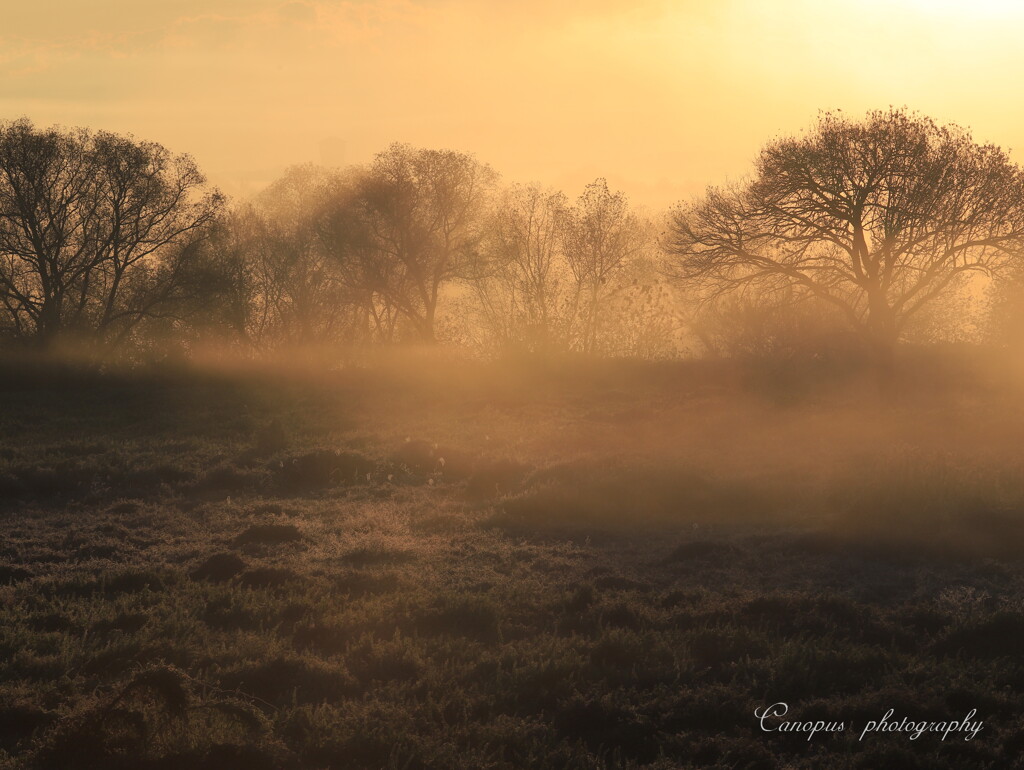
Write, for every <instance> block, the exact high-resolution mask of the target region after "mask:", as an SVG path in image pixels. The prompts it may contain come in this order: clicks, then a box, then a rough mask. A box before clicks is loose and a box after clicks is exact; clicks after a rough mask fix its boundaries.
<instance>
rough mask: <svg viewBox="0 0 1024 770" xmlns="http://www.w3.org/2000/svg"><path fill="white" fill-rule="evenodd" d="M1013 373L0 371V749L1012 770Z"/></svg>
mask: <svg viewBox="0 0 1024 770" xmlns="http://www.w3.org/2000/svg"><path fill="white" fill-rule="evenodd" d="M954 371H958V372H962V371H967V372H969V374H954V373H951V372H954ZM1022 383H1024V379H1021V378H1020V377H1018V376H1015V375H1011V374H1010V373H1009V372H1008V370H1007V369H1005V368H1004V369H998V368H993V367H992V366H982V365H977V366H974V365H972V366H968V367H966V368H963V367H961V368H956V367H952V368H951V367H944V366H943V365H941V364H938V363H934V362H932V363H929V362H917V363H915V364H914V366H913V368H912V369H911V370H908V372H904V374H903V375H901V377H900V378H899V379H898V380H897V382H895V383H894V384H892V385H891V386H890V387H889V388H886V389H883V390H882V391H879V390H878V389H877V388H876V387H874V385H873V384H872V383H870V382H868V381H866V380H863V379H860V378H857V377H852V376H847V374H845V373H843V372H838V373H836V372H824V373H823V372H820V371H817V370H815V371H805V370H802V369H798V368H792V369H787V368H786V367H778V366H776V367H766V366H762V367H753V368H751V367H741V366H736V365H730V364H726V363H709V362H666V363H654V362H647V363H629V362H617V363H613V362H604V363H601V362H586V361H576V362H549V363H541V362H532V363H531V364H530V365H529V366H526V365H523V364H522V362H518V363H517V362H514V361H513V362H505V363H480V362H468V361H460V360H445V359H441V360H438V359H437V357H436V356H431V355H425V354H424V355H414V354H410V355H408V356H404V357H402V358H401V359H400V360H377V361H373V362H367V363H363V364H361V365H352V366H347V367H344V368H341V369H338V370H336V371H330V372H322V371H320V372H317V371H312V370H309V369H301V368H295V369H292V370H287V371H286V370H280V369H278V370H272V369H256V368H237V369H231V368H228V367H223V368H220V369H214V368H207V369H201V368H197V367H191V368H163V369H143V370H138V371H127V370H125V371H122V370H117V369H114V370H111V371H106V372H85V371H82V370H81V369H79V368H77V367H75V366H72V365H67V366H56V365H27V364H25V363H24V362H22V363H17V364H16V363H9V364H7V365H6V366H5V369H4V372H3V378H2V380H0V399H2V402H0V403H2V406H0V515H2V516H3V535H4V536H3V539H2V543H0V767H3V768H23V767H24V768H39V769H43V768H46V769H53V770H58V769H59V770H76V769H79V768H81V769H83V770H84V769H85V768H114V769H118V768H123V769H126V770H127V769H128V768H146V769H147V770H151V769H152V770H155V769H157V768H167V769H170V768H185V767H188V768H200V769H201V768H210V769H211V770H212V769H213V768H216V769H217V770H233V769H234V768H238V769H239V770H241V769H242V768H245V769H246V770H261V769H263V768H266V769H267V770H278V769H286V768H322V769H324V770H327V769H332V770H342V769H348V768H353V769H357V768H358V769H362V768H367V769H369V768H389V769H391V768H394V769H398V768H403V769H405V770H413V769H418V768H452V769H463V770H478V769H479V770H483V769H485V768H493V769H495V770H497V769H498V768H503V769H504V768H509V769H511V768H552V769H554V768H558V769H562V768H574V769H579V770H583V769H584V768H588V769H589V768H593V769H595V770H596V769H598V768H602V769H603V768H608V769H611V768H623V769H625V768H652V769H654V768H657V769H661V770H668V769H669V768H746V769H747V770H755V769H761V768H764V769H765V770H767V769H769V768H776V767H778V768H782V767H786V768H820V767H829V768H887V767H893V768H895V767H899V768H969V767H977V768H1005V767H1013V766H1015V763H1017V762H1018V758H1019V757H1020V755H1021V753H1022V751H1024V726H1022V725H1021V722H1020V715H1021V714H1022V713H1024V658H1022V656H1021V655H1020V652H1019V650H1020V644H1021V639H1022V638H1024V562H1022V558H1021V557H1022V554H1024V397H1022V396H1024V385H1022ZM777 702H786V703H787V704H789V707H790V712H789V716H790V718H793V719H798V720H800V721H805V720H812V721H813V720H823V721H843V722H844V723H845V725H846V729H844V730H843V731H841V732H833V733H818V734H816V735H814V736H813V738H811V739H810V740H808V739H807V735H806V733H804V734H800V733H787V732H779V731H775V732H764V731H763V730H762V729H761V724H760V722H759V721H758V720H757V719H756V718H755V716H754V712H755V710H756V709H759V708H763V707H764V706H767V705H770V704H773V703H777ZM889 709H893V710H894V718H895V719H897V720H898V719H900V718H902V717H908V718H910V719H913V720H915V721H921V720H923V721H945V720H951V719H961V718H963V717H964V716H965V715H966V714H968V713H969V712H970V711H971V710H972V709H973V710H976V711H977V718H978V719H981V720H983V721H984V728H983V729H982V730H981V732H980V733H979V734H978V735H977V736H976V737H975V738H974V739H972V740H970V741H967V740H964V739H963V737H962V736H961V735H950V736H949V737H947V738H946V740H942V739H941V735H936V734H934V733H925V734H923V735H921V736H920V737H919V738H917V739H915V740H910V738H909V736H908V735H907V734H906V733H898V732H894V733H874V734H870V735H867V736H865V737H864V738H863V739H860V736H861V728H862V727H863V726H864V725H865V724H866V723H867V722H868V721H870V720H877V719H879V718H880V717H882V715H883V714H885V713H886V711H888V710H889Z"/></svg>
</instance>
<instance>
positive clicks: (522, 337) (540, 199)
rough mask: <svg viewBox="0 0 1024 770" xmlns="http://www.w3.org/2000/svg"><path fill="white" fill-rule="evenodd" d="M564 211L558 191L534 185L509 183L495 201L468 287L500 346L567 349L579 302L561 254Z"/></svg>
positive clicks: (484, 322) (488, 328) (565, 208)
mask: <svg viewBox="0 0 1024 770" xmlns="http://www.w3.org/2000/svg"><path fill="white" fill-rule="evenodd" d="M567 209H568V202H567V201H566V199H565V196H564V195H563V194H562V193H560V192H557V191H554V190H545V189H543V188H541V187H539V186H537V185H527V186H524V185H513V186H511V187H510V188H508V189H507V190H505V191H504V192H503V193H502V195H501V196H500V197H499V198H498V199H497V201H496V205H495V207H494V209H493V212H492V215H491V218H490V220H489V223H488V235H487V239H486V241H485V254H486V261H485V262H484V263H483V270H482V272H481V273H480V274H479V275H477V276H475V280H473V281H472V286H473V289H474V292H475V295H476V298H477V301H478V307H479V311H480V312H479V315H480V318H481V321H482V323H483V325H484V326H485V327H486V329H487V331H488V333H489V335H490V336H491V337H492V338H493V340H494V341H495V342H496V343H497V344H498V345H499V346H501V347H522V348H526V349H531V350H535V349H548V348H552V347H555V348H559V347H560V348H568V347H569V344H570V336H571V334H572V327H573V325H574V323H575V319H576V308H577V307H578V304H579V303H578V292H577V291H576V283H575V281H574V280H573V276H572V274H571V272H570V271H569V270H568V268H567V265H566V262H565V258H564V255H563V252H562V243H563V234H564V228H565V223H566V212H567Z"/></svg>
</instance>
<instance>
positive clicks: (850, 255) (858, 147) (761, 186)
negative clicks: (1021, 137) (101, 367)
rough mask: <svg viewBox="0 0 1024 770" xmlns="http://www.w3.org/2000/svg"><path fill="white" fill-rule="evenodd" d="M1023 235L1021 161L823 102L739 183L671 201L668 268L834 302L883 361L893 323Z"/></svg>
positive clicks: (682, 275) (718, 290) (902, 117)
mask: <svg viewBox="0 0 1024 770" xmlns="http://www.w3.org/2000/svg"><path fill="white" fill-rule="evenodd" d="M1022 244H1024V173H1022V171H1021V169H1020V168H1018V167H1017V166H1016V165H1015V164H1014V163H1012V162H1011V161H1010V159H1009V157H1008V156H1007V154H1006V153H1005V152H1004V151H1002V150H1001V149H1000V148H998V147H996V146H993V145H991V144H978V143H976V142H974V140H973V139H972V138H971V135H970V134H969V133H968V132H967V131H966V130H964V129H962V128H959V127H957V126H954V125H950V126H939V125H937V124H936V123H935V122H934V121H932V120H931V119H929V118H926V117H922V116H919V115H917V114H914V113H909V112H907V111H906V110H893V109H890V110H888V111H875V112H871V113H869V114H868V115H867V117H866V119H865V120H862V121H859V122H858V121H852V120H850V119H848V118H846V117H845V116H843V115H841V114H839V113H825V114H823V115H822V116H821V117H820V118H819V120H818V122H817V124H816V125H815V126H814V128H813V129H812V130H811V131H810V132H809V133H807V134H806V135H804V136H801V137H795V138H784V139H780V140H777V141H774V142H771V143H770V144H768V145H767V146H766V147H765V148H764V149H763V150H762V151H761V154H760V156H759V158H758V160H757V165H756V170H755V174H754V177H753V179H752V181H750V182H748V183H746V184H743V185H739V186H733V187H728V188H720V189H715V188H712V189H710V190H709V191H708V193H707V194H706V196H705V197H704V198H703V199H702V200H700V201H698V202H697V203H695V204H693V205H691V206H685V207H681V208H680V209H678V210H677V211H676V212H675V214H674V216H673V218H672V223H671V227H670V234H669V237H668V239H667V241H666V244H665V247H666V250H667V252H668V254H669V256H670V258H671V259H672V264H671V267H670V270H669V272H670V274H671V275H672V277H674V278H675V279H676V280H678V281H680V282H682V283H683V284H684V285H688V286H691V287H694V286H695V287H699V288H700V289H701V291H702V292H703V293H704V296H705V297H710V298H714V297H718V296H721V295H722V294H724V293H728V292H732V291H735V290H737V289H743V288H751V287H756V288H759V289H761V290H764V291H768V292H773V293H776V294H778V293H780V292H784V291H785V292H789V293H790V294H791V296H793V297H794V299H795V300H800V299H802V298H804V297H807V296H811V297H814V298H816V299H817V300H819V301H822V302H825V303H827V304H829V305H831V306H833V307H835V308H836V309H837V310H838V311H839V312H840V313H841V315H842V316H843V317H844V319H845V320H846V322H847V323H848V324H849V325H850V326H851V327H852V328H853V329H854V330H855V331H856V332H857V334H858V335H859V336H860V337H861V339H862V340H863V341H864V342H865V343H867V345H869V346H870V349H871V350H872V351H873V353H874V354H875V355H876V356H877V360H878V361H879V363H880V364H881V365H882V366H883V367H886V368H888V367H889V366H890V365H891V362H892V356H893V352H894V347H895V345H896V343H897V342H898V340H899V339H900V337H901V335H902V334H903V333H904V331H905V329H906V327H907V324H908V323H909V322H910V321H911V319H913V318H914V317H915V316H916V315H917V314H919V313H920V312H921V311H922V309H923V308H925V307H927V306H928V305H929V304H930V303H932V302H933V301H935V300H936V298H938V297H940V296H942V295H943V294H944V293H945V292H947V291H949V290H951V289H952V288H954V287H955V286H956V284H957V282H958V281H959V280H960V279H961V278H962V277H964V276H969V275H971V274H989V275H991V274H993V273H995V272H996V271H998V270H999V269H1000V268H1002V267H1003V266H1004V265H1005V264H1006V263H1007V262H1008V260H1009V258H1010V257H1011V256H1013V255H1015V254H1018V253H1020V250H1021V247H1022Z"/></svg>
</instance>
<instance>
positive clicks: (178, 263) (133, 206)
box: [0, 120, 221, 345]
mask: <svg viewBox="0 0 1024 770" xmlns="http://www.w3.org/2000/svg"><path fill="white" fill-rule="evenodd" d="M220 205H221V196H220V194H219V193H218V192H217V191H216V190H213V189H210V188H209V187H207V185H206V180H205V178H204V177H203V175H202V174H201V173H200V172H199V170H198V169H197V168H196V165H195V163H194V162H193V161H192V159H191V158H190V157H189V156H187V155H173V154H172V153H171V152H170V151H168V150H167V149H166V148H164V147H162V146H161V145H159V144H155V143H152V142H143V141H137V140H135V139H132V138H130V137H125V136H118V135H116V134H110V133H106V132H97V133H92V132H89V131H86V130H84V129H72V130H63V129H57V128H51V129H46V130H42V129H37V128H35V127H34V126H33V125H32V124H31V123H30V122H29V121H27V120H20V121H16V122H13V123H4V124H0V300H2V302H3V307H4V308H5V310H6V312H7V321H8V325H9V327H10V329H11V330H12V331H13V333H14V334H15V335H17V336H21V337H31V338H33V339H35V340H38V341H39V342H41V343H48V342H50V341H52V340H54V339H55V338H57V337H59V336H61V335H64V334H68V333H74V334H77V335H79V336H82V337H85V338H87V339H89V340H93V341H98V342H102V343H105V344H110V345H117V344H120V343H123V342H125V341H126V340H127V339H129V338H130V337H131V335H132V333H133V332H134V331H135V330H136V328H137V327H138V326H139V324H141V323H142V322H143V321H145V320H146V319H148V318H155V317H160V316H162V315H164V314H173V313H174V312H175V310H174V307H175V304H176V303H178V302H179V301H180V299H181V292H182V288H183V286H184V277H185V274H186V273H187V269H188V261H189V260H190V259H191V258H192V257H193V256H194V254H195V246H196V244H197V242H198V241H199V240H201V239H202V238H203V237H204V235H205V231H206V228H207V227H208V226H209V225H210V224H211V223H212V222H213V221H214V219H215V217H216V215H217V213H218V210H219V208H220Z"/></svg>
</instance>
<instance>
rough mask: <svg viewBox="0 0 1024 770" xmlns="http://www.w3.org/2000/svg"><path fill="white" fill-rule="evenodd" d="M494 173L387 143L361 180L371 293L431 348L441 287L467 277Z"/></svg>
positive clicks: (458, 158) (464, 158)
mask: <svg viewBox="0 0 1024 770" xmlns="http://www.w3.org/2000/svg"><path fill="white" fill-rule="evenodd" d="M495 178H496V174H495V173H494V172H493V171H492V170H491V169H490V167H489V166H486V165H484V164H481V163H479V162H478V161H476V160H475V159H474V158H473V157H472V156H470V155H466V154H464V153H459V152H453V151H450V150H421V149H415V148H413V147H410V146H409V145H404V144H393V145H391V147H389V148H388V149H387V150H385V151H384V152H382V153H380V154H378V155H377V157H376V158H375V159H374V162H373V164H372V165H371V167H370V168H369V170H368V172H367V173H366V175H365V176H364V178H363V180H362V183H361V189H360V195H359V200H360V205H361V207H362V216H363V221H364V223H365V228H366V230H365V232H366V237H367V239H368V245H369V247H371V248H372V249H373V251H374V254H373V256H372V258H371V259H370V260H369V261H368V262H366V263H365V264H366V265H367V266H372V267H374V268H375V270H376V274H375V275H374V276H373V277H374V281H375V284H376V291H378V292H379V293H380V294H381V295H382V296H383V297H385V298H386V300H387V304H388V305H389V306H391V307H393V308H397V310H398V311H399V312H400V313H401V314H402V316H403V317H404V318H405V319H406V320H407V321H408V322H409V323H410V324H411V325H412V326H413V327H414V328H415V330H416V333H417V335H418V336H419V338H420V339H421V340H423V341H426V342H433V341H434V338H435V320H436V316H437V308H438V302H439V298H440V296H441V290H442V287H444V286H445V285H446V284H448V283H450V282H452V281H454V280H455V279H457V278H461V277H464V276H466V275H468V274H469V273H470V272H471V271H472V270H473V265H474V263H475V261H476V260H477V259H478V256H479V249H478V244H479V241H480V237H481V223H482V215H483V212H484V206H485V203H486V201H487V196H488V193H489V191H490V189H491V187H492V185H493V183H494V180H495Z"/></svg>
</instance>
